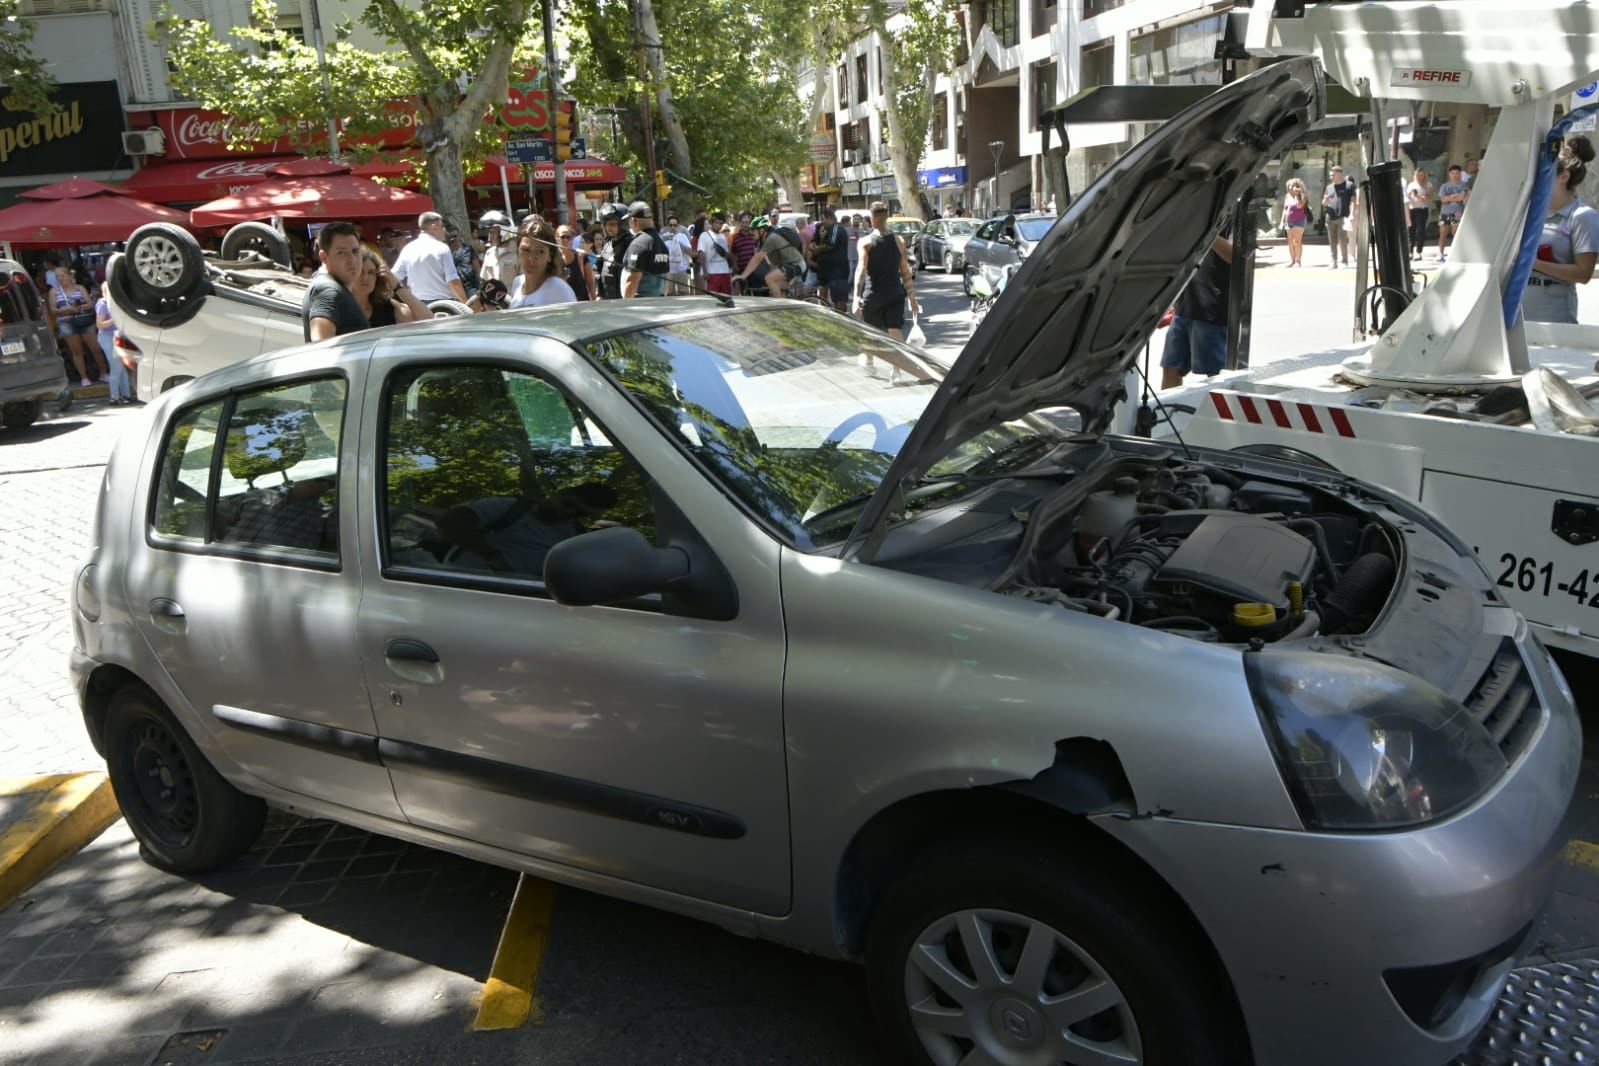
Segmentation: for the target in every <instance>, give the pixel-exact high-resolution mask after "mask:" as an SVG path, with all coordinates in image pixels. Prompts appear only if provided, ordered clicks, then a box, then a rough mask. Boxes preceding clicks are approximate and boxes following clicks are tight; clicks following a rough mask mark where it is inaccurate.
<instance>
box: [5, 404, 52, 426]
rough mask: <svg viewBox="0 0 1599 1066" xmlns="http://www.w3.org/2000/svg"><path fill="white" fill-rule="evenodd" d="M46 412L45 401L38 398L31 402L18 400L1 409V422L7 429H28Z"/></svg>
mask: <svg viewBox="0 0 1599 1066" xmlns="http://www.w3.org/2000/svg"><path fill="white" fill-rule="evenodd" d="M42 410H44V401H43V400H41V399H39V398H38V397H34V398H33V399H31V400H18V401H17V402H16V403H8V404H6V405H5V406H4V407H0V422H3V423H4V424H5V427H6V428H7V429H27V428H28V427H29V426H31V425H33V423H34V422H35V421H37V420H38V418H39V413H40V412H41V411H42Z"/></svg>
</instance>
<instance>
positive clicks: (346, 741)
mask: <svg viewBox="0 0 1599 1066" xmlns="http://www.w3.org/2000/svg"><path fill="white" fill-rule="evenodd" d="M211 716H212V717H213V718H215V719H216V720H217V721H219V722H221V723H223V724H224V725H230V726H233V727H234V728H235V729H243V730H245V731H246V732H249V733H259V734H261V735H262V736H266V737H271V738H272V739H273V740H281V741H283V742H284V743H286V744H294V745H296V746H298V747H302V748H313V749H315V750H316V751H322V752H326V753H327V754H329V755H342V756H344V757H345V758H347V759H356V760H359V761H360V762H366V763H372V764H374V765H379V764H381V762H382V760H380V759H379V758H378V738H377V737H375V736H372V735H370V734H368V733H357V732H354V731H352V730H349V729H336V728H334V727H333V726H328V725H317V724H316V723H315V722H302V721H300V720H298V719H295V718H284V717H283V716H282V715H277V714H264V713H262V712H261V711H247V710H245V709H244V708H243V707H229V706H226V705H225V704H220V703H219V704H216V705H215V706H213V707H212V708H211Z"/></svg>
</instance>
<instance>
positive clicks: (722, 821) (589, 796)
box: [377, 738, 746, 840]
mask: <svg viewBox="0 0 1599 1066" xmlns="http://www.w3.org/2000/svg"><path fill="white" fill-rule="evenodd" d="M377 748H378V757H379V760H380V761H381V762H382V763H383V764H384V765H385V766H388V767H390V768H394V767H395V766H396V765H399V766H405V767H407V768H408V769H412V770H418V771H421V772H422V773H425V774H429V775H432V776H435V777H440V778H445V779H447V780H451V781H455V782H457V783H459V784H463V785H469V786H472V787H475V788H486V789H489V790H491V791H494V792H498V793H500V794H501V795H506V796H513V797H515V798H518V799H525V800H531V801H533V802H535V803H549V804H553V805H555V806H557V807H567V808H570V809H572V810H577V811H583V812H585V813H588V814H598V815H601V816H603V817H607V818H620V819H622V820H623V821H627V822H638V823H639V824H641V825H648V826H653V827H654V828H657V829H673V830H676V831H677V832H680V833H693V834H695V835H696V836H705V837H713V838H715V839H718V840H737V839H739V838H740V837H742V836H743V835H744V834H745V832H746V829H745V825H744V822H743V821H742V820H741V819H739V818H736V817H734V816H733V815H731V814H727V813H725V812H723V811H718V810H713V809H711V808H709V807H701V806H699V805H697V804H693V803H683V802H680V801H678V800H670V799H664V798H662V797H660V796H652V795H650V794H649V793H646V792H635V791H633V790H632V789H627V788H617V787H616V786H614V785H602V784H598V783H596V782H593V781H583V780H579V779H578V778H575V777H565V776H563V775H561V774H552V773H549V772H548V771H545V770H534V769H530V768H528V767H524V766H512V765H510V764H509V763H503V762H498V761H496V760H494V759H484V758H480V757H478V756H476V755H462V754H460V753H459V752H453V751H444V750H442V749H440V748H433V747H427V746H425V745H422V744H408V743H404V742H401V741H397V740H389V739H386V738H380V739H379V740H378V742H377Z"/></svg>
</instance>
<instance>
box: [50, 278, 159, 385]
mask: <svg viewBox="0 0 1599 1066" xmlns="http://www.w3.org/2000/svg"><path fill="white" fill-rule="evenodd" d="M33 278H34V285H35V287H36V288H38V290H39V292H40V295H41V296H42V297H43V300H44V311H45V314H46V319H47V321H48V322H49V323H50V324H51V326H52V328H53V329H54V330H55V334H56V336H57V337H58V338H59V340H60V348H61V350H62V354H63V355H64V357H65V358H66V359H67V360H68V361H69V362H70V364H71V370H70V373H75V374H76V375H77V377H78V385H79V387H80V388H88V387H90V386H92V385H95V384H104V385H106V386H107V391H108V394H109V396H110V401H111V403H112V405H114V406H122V405H124V404H137V403H139V402H140V401H139V399H138V398H137V397H136V396H135V394H134V390H133V376H132V375H133V372H134V370H135V368H136V366H137V363H136V362H135V358H134V356H133V354H132V353H131V352H127V351H124V350H122V349H119V348H118V347H117V346H116V332H117V324H116V322H115V320H114V319H113V317H112V314H111V305H110V303H109V302H108V301H107V300H106V297H105V263H104V260H103V259H102V260H99V261H98V262H97V263H96V265H95V266H94V267H92V268H91V267H90V266H89V264H88V263H87V262H86V261H85V260H83V259H80V258H74V259H73V260H72V261H71V262H70V263H63V262H62V259H61V256H60V254H58V253H56V252H46V253H45V254H44V256H43V257H42V258H41V259H40V260H39V261H38V263H37V269H36V270H35V271H34V273H33Z"/></svg>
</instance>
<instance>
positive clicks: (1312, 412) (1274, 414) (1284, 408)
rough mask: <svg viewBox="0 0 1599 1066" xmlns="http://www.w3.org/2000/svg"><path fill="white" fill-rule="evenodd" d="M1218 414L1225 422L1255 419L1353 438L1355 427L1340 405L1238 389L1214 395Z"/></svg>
mask: <svg viewBox="0 0 1599 1066" xmlns="http://www.w3.org/2000/svg"><path fill="white" fill-rule="evenodd" d="M1210 402H1211V405H1212V406H1213V407H1215V409H1216V417H1217V418H1220V419H1221V420H1222V421H1224V422H1251V423H1253V424H1255V425H1257V426H1276V427H1277V428H1278V429H1287V430H1293V431H1295V432H1298V433H1325V434H1326V435H1327V436H1329V437H1334V436H1336V437H1353V436H1354V435H1355V429H1354V427H1353V426H1351V425H1350V424H1349V415H1347V414H1345V413H1344V410H1343V409H1342V408H1340V407H1317V406H1316V405H1315V404H1309V403H1294V402H1291V401H1290V402H1284V401H1282V400H1272V399H1268V398H1267V397H1264V396H1248V395H1245V394H1243V393H1239V392H1235V393H1230V394H1227V395H1223V394H1222V393H1219V392H1213V393H1211V394H1210Z"/></svg>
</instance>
